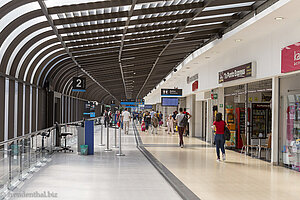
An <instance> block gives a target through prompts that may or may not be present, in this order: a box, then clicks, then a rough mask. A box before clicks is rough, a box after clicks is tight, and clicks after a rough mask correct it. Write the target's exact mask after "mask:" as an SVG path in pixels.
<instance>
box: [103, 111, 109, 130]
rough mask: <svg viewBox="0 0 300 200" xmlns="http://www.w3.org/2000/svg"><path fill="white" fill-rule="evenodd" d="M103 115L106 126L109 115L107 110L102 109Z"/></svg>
mask: <svg viewBox="0 0 300 200" xmlns="http://www.w3.org/2000/svg"><path fill="white" fill-rule="evenodd" d="M103 116H104V126H105V128H106V126H107V125H108V122H109V116H108V112H107V110H105V111H104V114H103Z"/></svg>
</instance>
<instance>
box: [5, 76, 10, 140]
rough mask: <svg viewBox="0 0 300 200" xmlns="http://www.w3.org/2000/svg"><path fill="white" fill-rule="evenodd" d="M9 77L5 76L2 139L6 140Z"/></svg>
mask: <svg viewBox="0 0 300 200" xmlns="http://www.w3.org/2000/svg"><path fill="white" fill-rule="evenodd" d="M8 109H9V79H8V78H5V97H4V141H6V140H8V112H9V111H8Z"/></svg>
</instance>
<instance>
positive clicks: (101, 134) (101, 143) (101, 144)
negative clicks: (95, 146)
mask: <svg viewBox="0 0 300 200" xmlns="http://www.w3.org/2000/svg"><path fill="white" fill-rule="evenodd" d="M100 124H101V125H100V126H101V129H100V144H99V146H104V144H103V124H102V123H101V121H100Z"/></svg>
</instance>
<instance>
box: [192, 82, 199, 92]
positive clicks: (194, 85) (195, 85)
mask: <svg viewBox="0 0 300 200" xmlns="http://www.w3.org/2000/svg"><path fill="white" fill-rule="evenodd" d="M196 90H198V81H195V82H194V83H193V84H192V91H193V92H194V91H196Z"/></svg>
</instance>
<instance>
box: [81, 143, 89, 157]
mask: <svg viewBox="0 0 300 200" xmlns="http://www.w3.org/2000/svg"><path fill="white" fill-rule="evenodd" d="M80 154H81V155H87V154H88V145H80Z"/></svg>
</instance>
